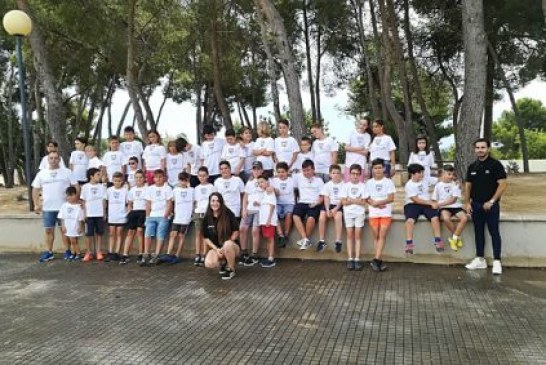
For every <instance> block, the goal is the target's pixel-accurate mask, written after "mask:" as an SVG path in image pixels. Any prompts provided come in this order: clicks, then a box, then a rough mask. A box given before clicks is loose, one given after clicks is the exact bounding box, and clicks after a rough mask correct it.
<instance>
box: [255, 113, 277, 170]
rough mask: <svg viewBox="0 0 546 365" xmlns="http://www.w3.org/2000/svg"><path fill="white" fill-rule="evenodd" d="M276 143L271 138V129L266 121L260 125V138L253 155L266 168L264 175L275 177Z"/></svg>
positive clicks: (257, 140)
mask: <svg viewBox="0 0 546 365" xmlns="http://www.w3.org/2000/svg"><path fill="white" fill-rule="evenodd" d="M274 152H275V141H273V138H271V127H270V126H269V123H267V122H266V121H261V122H260V123H258V138H257V139H256V142H255V143H254V151H253V154H254V156H256V161H260V162H261V163H262V166H263V167H264V173H265V174H268V175H269V177H273V153H274Z"/></svg>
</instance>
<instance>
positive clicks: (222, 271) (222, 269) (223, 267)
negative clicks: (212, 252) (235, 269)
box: [218, 264, 226, 276]
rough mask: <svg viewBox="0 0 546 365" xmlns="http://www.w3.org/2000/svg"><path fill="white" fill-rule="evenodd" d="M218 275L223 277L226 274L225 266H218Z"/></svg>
mask: <svg viewBox="0 0 546 365" xmlns="http://www.w3.org/2000/svg"><path fill="white" fill-rule="evenodd" d="M218 274H220V276H224V275H225V274H226V265H225V264H223V265H221V266H220V270H218Z"/></svg>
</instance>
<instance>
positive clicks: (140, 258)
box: [136, 255, 142, 265]
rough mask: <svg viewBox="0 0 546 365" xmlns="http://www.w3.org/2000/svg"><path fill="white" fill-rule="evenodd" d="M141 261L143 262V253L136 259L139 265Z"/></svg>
mask: <svg viewBox="0 0 546 365" xmlns="http://www.w3.org/2000/svg"><path fill="white" fill-rule="evenodd" d="M141 262H142V255H138V256H137V259H136V263H137V264H138V265H140V263H141Z"/></svg>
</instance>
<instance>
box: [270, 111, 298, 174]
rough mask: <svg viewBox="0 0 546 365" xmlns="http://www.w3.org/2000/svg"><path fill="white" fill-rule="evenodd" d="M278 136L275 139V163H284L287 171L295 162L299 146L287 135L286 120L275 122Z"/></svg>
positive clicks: (287, 126)
mask: <svg viewBox="0 0 546 365" xmlns="http://www.w3.org/2000/svg"><path fill="white" fill-rule="evenodd" d="M277 126H278V129H279V135H278V136H277V138H275V156H274V158H275V163H276V164H278V163H280V162H284V163H286V164H287V165H288V171H290V169H291V168H292V165H294V162H296V159H297V157H298V152H299V151H300V146H298V142H297V141H296V139H295V138H294V137H292V136H290V135H288V131H289V129H290V123H289V122H288V120H286V119H281V120H279V121H278V122H277Z"/></svg>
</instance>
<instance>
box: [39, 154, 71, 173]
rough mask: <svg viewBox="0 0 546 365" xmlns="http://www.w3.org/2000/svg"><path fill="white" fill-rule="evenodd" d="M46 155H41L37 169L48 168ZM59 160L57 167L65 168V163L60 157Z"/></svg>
mask: <svg viewBox="0 0 546 365" xmlns="http://www.w3.org/2000/svg"><path fill="white" fill-rule="evenodd" d="M47 158H48V155H45V156H44V157H42V161H40V166H39V167H38V170H45V169H49V160H48V159H47ZM60 159H61V161H60V162H59V167H61V168H63V169H66V165H65V164H64V160H63V158H62V157H60Z"/></svg>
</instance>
